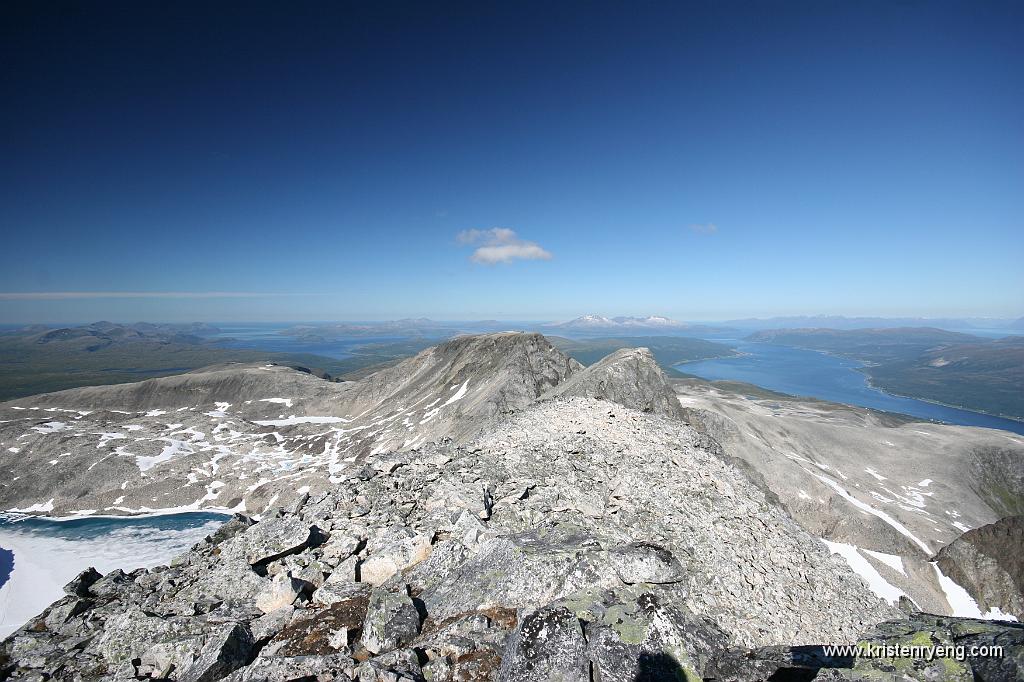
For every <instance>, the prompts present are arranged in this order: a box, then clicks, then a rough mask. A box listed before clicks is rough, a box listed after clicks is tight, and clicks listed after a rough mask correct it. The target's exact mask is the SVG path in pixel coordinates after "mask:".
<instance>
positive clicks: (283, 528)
mask: <svg viewBox="0 0 1024 682" xmlns="http://www.w3.org/2000/svg"><path fill="white" fill-rule="evenodd" d="M312 534H313V531H312V526H310V525H309V524H308V523H306V522H305V521H303V520H302V519H301V518H298V517H295V516H285V517H280V518H271V519H264V520H263V521H260V522H259V523H257V524H255V525H253V526H252V527H250V528H249V529H248V530H246V531H245V533H242V534H240V535H238V536H236V537H235V539H234V540H233V542H236V543H239V544H240V545H241V550H242V552H243V553H244V556H245V560H246V561H248V562H249V563H250V564H253V565H256V564H261V563H266V562H268V561H273V560H274V559H278V558H281V557H283V556H286V555H288V554H292V553H295V552H298V551H300V550H302V549H303V548H305V547H306V546H307V544H308V543H309V541H310V539H311V538H312Z"/></svg>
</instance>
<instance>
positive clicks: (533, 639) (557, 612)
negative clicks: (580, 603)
mask: <svg viewBox="0 0 1024 682" xmlns="http://www.w3.org/2000/svg"><path fill="white" fill-rule="evenodd" d="M497 679H498V680H499V682H548V681H549V680H563V681H564V682H577V681H579V682H587V681H588V680H590V665H589V660H588V658H587V642H586V640H585V639H584V638H583V628H582V627H580V620H579V618H577V617H576V614H574V613H573V612H572V611H570V610H569V609H567V608H565V607H545V608H542V609H539V610H537V611H535V612H533V613H531V614H530V615H528V616H526V617H525V618H523V620H522V622H521V623H520V624H519V627H518V628H516V631H515V633H514V634H513V635H512V637H511V641H510V643H509V645H508V647H507V649H506V652H505V656H504V658H503V660H502V662H501V669H500V670H499V671H498V677H497Z"/></svg>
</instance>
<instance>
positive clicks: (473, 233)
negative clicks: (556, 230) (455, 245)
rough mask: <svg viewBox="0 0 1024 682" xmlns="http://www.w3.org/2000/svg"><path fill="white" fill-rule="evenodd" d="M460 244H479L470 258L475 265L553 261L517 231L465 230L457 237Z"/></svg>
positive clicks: (494, 229) (499, 228) (500, 228)
mask: <svg viewBox="0 0 1024 682" xmlns="http://www.w3.org/2000/svg"><path fill="white" fill-rule="evenodd" d="M455 239H456V241H458V242H459V243H460V244H479V246H478V247H477V248H476V250H475V251H473V255H471V256H470V257H469V259H470V260H471V261H473V262H474V263H483V264H484V265H494V264H495V263H509V262H511V261H514V260H551V252H549V251H547V250H545V249H544V248H543V247H541V246H540V245H539V244H536V243H535V242H529V241H526V240H524V239H520V238H519V236H518V235H516V232H515V230H510V229H508V228H507V227H492V228H491V229H489V230H463V231H462V232H459V233H458V234H457V235H455Z"/></svg>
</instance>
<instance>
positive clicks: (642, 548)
mask: <svg viewBox="0 0 1024 682" xmlns="http://www.w3.org/2000/svg"><path fill="white" fill-rule="evenodd" d="M608 554H609V555H610V556H609V559H610V561H611V565H612V567H613V568H614V569H615V573H616V575H618V576H619V579H620V580H621V581H622V582H624V583H627V584H635V583H676V582H679V581H680V580H683V579H684V578H685V577H686V575H685V573H684V571H683V567H682V565H681V564H680V563H679V561H678V560H676V558H675V557H674V556H672V552H670V551H668V550H667V549H665V548H664V547H661V546H659V545H655V544H653V543H649V542H631V543H629V544H628V545H623V546H621V547H615V548H613V549H611V550H609V552H608Z"/></svg>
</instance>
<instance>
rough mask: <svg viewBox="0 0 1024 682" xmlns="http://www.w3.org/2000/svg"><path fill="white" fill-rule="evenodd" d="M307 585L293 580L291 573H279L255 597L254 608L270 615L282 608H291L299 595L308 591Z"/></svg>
mask: <svg viewBox="0 0 1024 682" xmlns="http://www.w3.org/2000/svg"><path fill="white" fill-rule="evenodd" d="M308 588H309V584H308V583H306V582H305V581H302V580H299V579H298V578H293V577H292V575H291V573H289V572H285V573H279V574H277V575H276V576H274V579H273V580H272V581H271V583H270V586H269V587H268V588H267V589H266V590H264V591H263V592H260V593H259V594H258V595H256V608H258V609H259V610H260V611H262V612H263V613H270V612H271V611H274V610H276V609H279V608H281V607H284V606H291V605H292V604H294V603H295V600H296V599H298V598H299V596H300V595H302V594H304V593H306V592H307V591H308Z"/></svg>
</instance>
